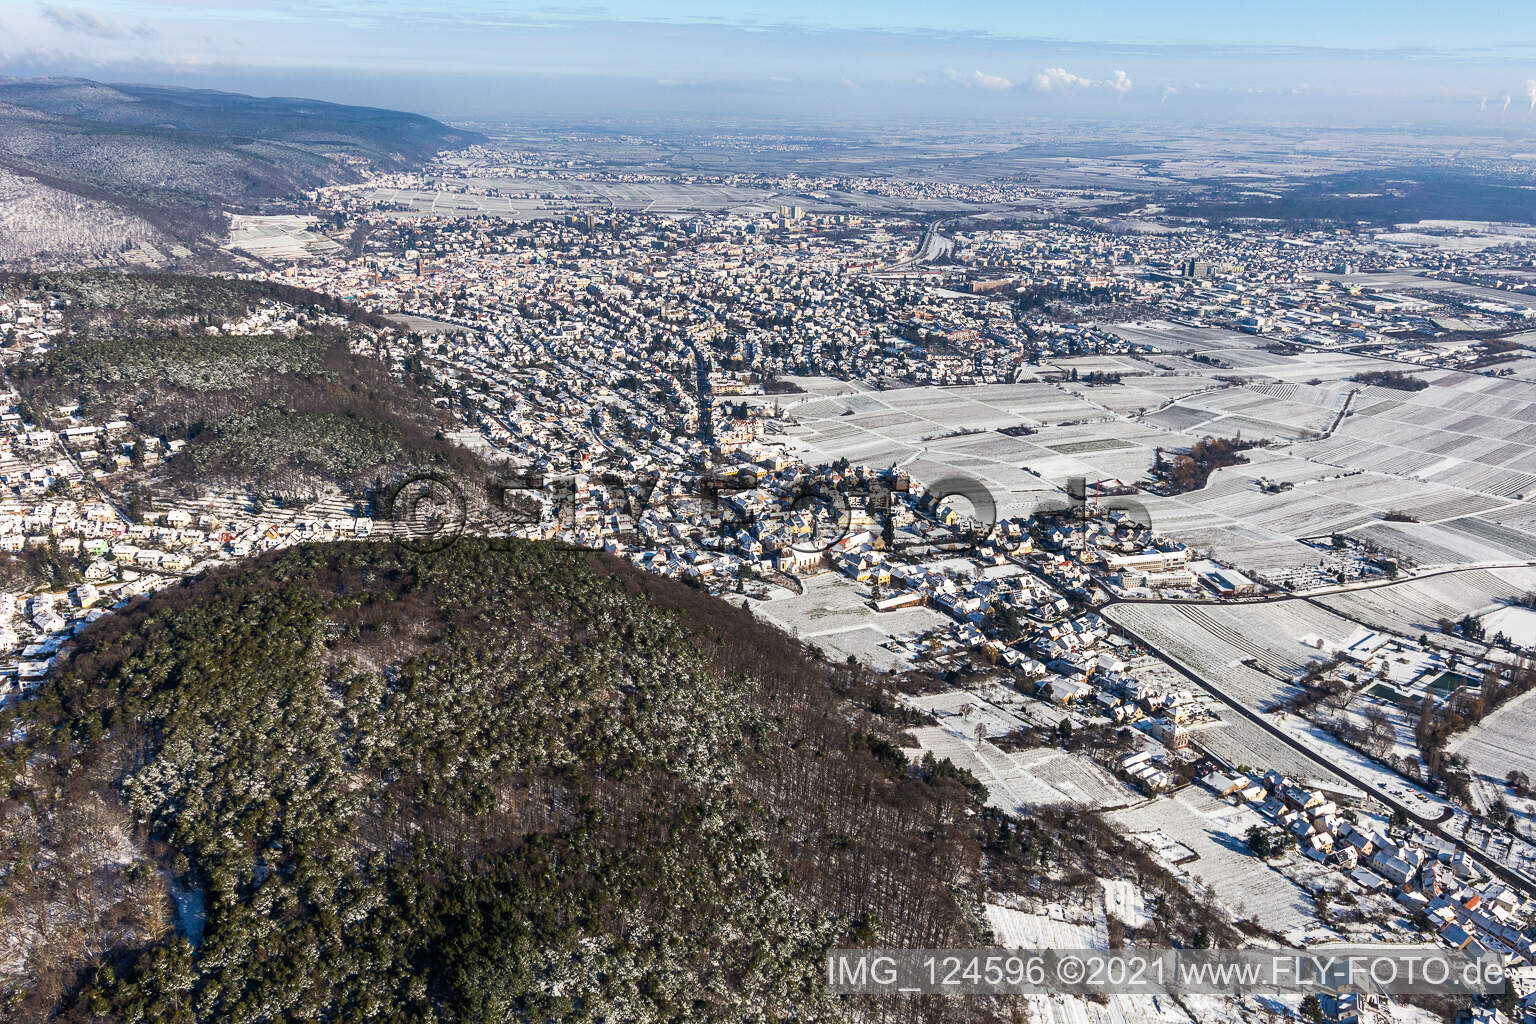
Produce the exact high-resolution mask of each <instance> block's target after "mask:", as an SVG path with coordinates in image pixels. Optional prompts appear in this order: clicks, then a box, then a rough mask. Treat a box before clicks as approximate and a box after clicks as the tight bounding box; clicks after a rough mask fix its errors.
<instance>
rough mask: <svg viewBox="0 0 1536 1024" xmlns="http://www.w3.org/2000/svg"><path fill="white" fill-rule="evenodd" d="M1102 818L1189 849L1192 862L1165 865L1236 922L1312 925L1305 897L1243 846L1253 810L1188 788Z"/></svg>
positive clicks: (1278, 927) (1284, 928)
mask: <svg viewBox="0 0 1536 1024" xmlns="http://www.w3.org/2000/svg"><path fill="white" fill-rule="evenodd" d="M1108 817H1109V819H1110V820H1111V821H1113V822H1115V823H1116V824H1119V825H1121V826H1123V827H1124V828H1125V829H1126V831H1128V832H1146V833H1156V832H1161V833H1162V834H1164V835H1166V836H1168V837H1169V838H1171V839H1173V840H1175V841H1176V842H1178V843H1180V844H1182V845H1183V846H1186V847H1188V848H1189V849H1190V850H1192V851H1194V853H1195V854H1197V855H1198V859H1196V860H1194V861H1191V862H1189V863H1187V864H1183V865H1174V864H1169V865H1167V867H1169V869H1170V870H1172V871H1174V872H1175V873H1177V874H1181V875H1186V876H1188V877H1189V878H1190V879H1192V880H1193V881H1194V882H1196V883H1198V884H1199V885H1201V886H1209V887H1210V889H1211V890H1212V891H1213V892H1214V894H1215V897H1216V900H1217V902H1218V903H1220V904H1221V905H1222V906H1224V907H1226V908H1228V909H1229V910H1231V911H1232V913H1233V914H1235V915H1236V916H1238V917H1239V918H1245V917H1251V918H1253V919H1254V920H1256V921H1258V922H1259V924H1261V925H1263V926H1264V927H1265V928H1269V929H1271V930H1273V931H1276V932H1280V933H1282V934H1285V933H1288V932H1301V931H1309V930H1311V929H1315V928H1317V927H1318V925H1319V922H1318V920H1317V913H1316V907H1315V906H1314V905H1313V902H1312V900H1311V898H1310V897H1309V896H1308V895H1307V893H1306V892H1305V891H1304V890H1303V889H1302V888H1301V887H1300V886H1299V885H1297V884H1296V883H1295V882H1293V881H1291V880H1290V879H1289V878H1287V877H1286V876H1285V875H1283V874H1281V873H1280V872H1279V871H1277V870H1275V869H1274V868H1272V867H1269V866H1268V865H1266V864H1265V863H1264V862H1263V861H1262V860H1260V859H1258V858H1257V857H1255V856H1254V855H1253V854H1251V853H1249V852H1248V850H1247V849H1246V848H1245V847H1244V845H1243V837H1244V835H1245V834H1246V833H1247V831H1248V829H1249V828H1250V827H1251V826H1253V825H1256V824H1260V823H1262V822H1263V819H1262V818H1261V817H1260V816H1259V815H1258V814H1257V813H1256V812H1254V811H1253V810H1251V809H1249V808H1247V807H1243V806H1236V805H1232V804H1228V803H1225V802H1224V801H1222V800H1219V799H1217V798H1216V797H1215V796H1213V795H1211V794H1210V793H1208V792H1206V791H1205V790H1203V789H1199V788H1197V787H1194V786H1191V787H1188V788H1186V789H1183V790H1180V791H1179V792H1178V793H1176V794H1175V795H1173V796H1171V797H1166V798H1164V799H1161V800H1154V801H1151V802H1149V803H1146V804H1143V805H1140V806H1137V807H1130V808H1127V809H1125V810H1121V811H1114V812H1111V813H1110V814H1109V815H1108Z"/></svg>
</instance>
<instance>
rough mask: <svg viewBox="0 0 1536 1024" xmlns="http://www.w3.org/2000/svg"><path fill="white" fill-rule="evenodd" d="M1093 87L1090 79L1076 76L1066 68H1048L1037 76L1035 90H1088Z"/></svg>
mask: <svg viewBox="0 0 1536 1024" xmlns="http://www.w3.org/2000/svg"><path fill="white" fill-rule="evenodd" d="M1091 85H1093V82H1092V81H1091V80H1090V79H1087V78H1084V77H1083V76H1082V75H1074V74H1073V73H1072V72H1070V71H1068V70H1067V69H1066V68H1046V69H1044V70H1043V71H1041V72H1040V73H1039V74H1038V75H1036V76H1035V88H1036V89H1038V90H1040V91H1041V92H1055V91H1056V90H1059V89H1086V88H1088V87H1089V86H1091Z"/></svg>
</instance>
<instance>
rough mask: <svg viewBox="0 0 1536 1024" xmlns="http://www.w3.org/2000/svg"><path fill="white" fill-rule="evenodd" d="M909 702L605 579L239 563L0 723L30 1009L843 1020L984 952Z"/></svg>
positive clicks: (14, 972)
mask: <svg viewBox="0 0 1536 1024" xmlns="http://www.w3.org/2000/svg"><path fill="white" fill-rule="evenodd" d="M889 707H890V704H889V702H888V701H887V700H886V699H885V697H884V695H883V693H882V691H881V690H880V689H879V687H878V686H877V685H876V684H875V683H874V682H873V680H872V677H870V676H869V675H868V674H866V673H865V672H864V671H863V670H861V669H857V668H854V667H851V666H841V665H840V666H832V665H829V664H827V663H825V662H823V661H821V660H818V659H817V658H815V657H813V656H811V655H810V654H809V653H808V652H807V650H806V649H805V648H804V647H803V646H802V645H801V644H800V643H799V642H798V641H795V640H793V639H791V638H789V637H787V636H785V635H784V634H782V633H779V632H777V631H775V630H773V629H771V628H769V627H766V626H764V625H761V624H759V623H758V622H756V621H755V620H754V619H753V617H752V616H751V614H750V612H748V611H745V610H743V609H740V608H736V607H734V606H731V605H728V604H725V603H723V602H720V601H718V600H715V599H713V598H709V597H707V596H705V595H702V594H700V593H699V592H697V591H695V590H692V589H690V588H688V587H686V586H683V585H682V584H679V583H675V582H672V581H667V580H662V579H658V578H655V577H648V576H641V575H639V574H638V573H636V572H634V571H633V570H630V569H629V568H627V567H625V566H623V565H622V564H620V563H617V562H612V561H609V560H607V559H605V558H604V557H602V556H599V555H596V554H592V553H587V552H575V551H569V550H565V549H561V548H558V547H554V546H549V545H536V544H525V543H492V542H487V541H470V540H465V541H462V542H459V543H457V544H455V545H453V546H450V547H449V548H447V549H446V550H443V551H440V552H437V553H434V554H430V555H421V554H413V553H410V552H408V551H403V550H401V549H398V548H396V547H393V546H389V545H382V544H345V545H327V546H311V547H303V548H296V549H291V550H288V551H285V552H281V553H277V554H274V555H270V556H266V557H263V558H262V559H260V560H258V561H254V562H249V563H245V564H242V565H238V566H230V567H227V568H224V569H221V570H218V571H216V572H215V573H213V574H211V575H209V576H207V577H205V578H203V579H201V580H198V581H195V582H189V583H187V584H184V585H180V586H178V587H175V588H173V589H171V590H168V591H163V592H161V593H160V594H159V595H157V596H155V597H153V598H150V599H147V600H144V599H141V600H140V601H139V603H137V604H135V605H132V606H130V607H128V608H126V609H124V610H123V611H121V612H120V613H117V614H114V615H111V616H108V617H106V618H104V619H102V620H100V621H99V622H97V623H96V624H95V625H94V626H92V627H91V629H89V630H88V631H86V633H85V634H84V635H83V637H82V639H81V642H80V645H79V648H78V650H77V651H76V653H75V654H74V655H73V657H72V659H71V660H70V661H69V662H68V664H67V665H66V667H65V668H64V669H63V671H62V672H61V673H60V674H59V675H57V676H56V677H55V678H53V679H52V680H51V681H50V682H49V683H48V684H46V686H45V688H44V690H43V692H42V694H41V696H40V697H39V698H38V700H37V701H36V702H35V703H31V704H27V705H23V706H22V707H21V709H20V710H16V709H12V710H11V711H8V712H6V716H7V719H8V720H6V721H3V722H0V726H3V734H5V735H12V736H14V735H18V734H19V735H20V736H22V737H23V740H22V741H21V742H19V743H17V742H14V741H13V742H11V743H10V745H9V746H8V747H5V748H3V750H4V755H5V757H4V761H3V763H0V798H3V802H0V843H3V845H0V912H3V914H4V916H5V918H6V921H7V922H8V926H7V929H6V930H7V934H8V937H9V938H8V942H7V943H6V944H4V945H0V1006H3V1007H4V1008H5V1009H4V1010H0V1013H5V1012H9V1013H10V1014H11V1015H12V1019H15V1020H42V1019H45V1017H46V1015H47V1013H48V1012H49V1008H54V1009H56V1010H57V1012H58V1014H59V1018H60V1019H63V1020H71V1021H72V1020H81V1021H84V1020H108V1021H173V1020H174V1021H229V1020H239V1021H315V1020H335V1021H365V1020H397V1021H503V1020H528V1021H555V1020H594V1021H595V1020H626V1021H689V1022H694V1021H736V1020H784V1021H788V1020H796V1021H800V1020H817V1019H825V1018H828V1017H832V1016H837V1015H838V1014H840V1013H841V1011H843V1010H845V1009H846V1007H839V1006H837V1005H835V1004H833V1003H831V1002H829V1001H828V1000H827V999H826V997H824V996H823V995H822V994H821V988H820V979H821V978H822V976H823V973H824V966H823V961H822V959H821V957H822V953H823V951H824V950H825V949H826V948H827V947H829V946H830V945H834V944H836V943H839V942H855V941H856V942H884V943H891V944H896V943H900V944H907V945H912V946H933V945H944V944H947V943H950V944H952V943H960V942H964V943H973V942H975V941H977V939H978V938H979V936H977V935H976V934H975V933H974V932H973V931H972V930H971V928H970V927H969V926H968V925H967V924H966V916H965V914H964V913H963V910H962V903H963V902H964V901H965V899H966V898H965V897H961V896H959V895H957V894H958V893H961V892H963V891H965V887H966V886H971V885H974V884H975V878H976V876H977V870H978V866H979V858H980V849H981V848H980V844H978V843H977V841H976V835H977V833H976V824H975V823H976V822H977V821H978V820H980V819H977V818H974V817H972V816H971V815H970V814H969V813H968V811H974V810H975V809H976V808H977V807H978V806H979V800H980V799H981V798H982V797H983V794H982V793H981V792H980V791H979V787H976V786H975V785H974V780H970V779H968V778H967V777H965V776H963V773H956V772H954V771H952V770H947V769H946V770H936V766H933V765H931V763H930V764H928V765H921V766H909V765H908V764H907V762H906V761H905V759H904V758H903V757H902V756H901V754H900V753H899V752H898V751H897V750H896V748H895V746H894V745H893V744H894V741H895V740H896V739H897V736H898V733H897V729H898V728H899V724H900V723H899V722H898V721H896V720H895V719H893V718H892V717H891V716H890V715H888V714H885V713H884V712H886V711H888V709H889ZM18 717H19V720H18ZM18 727H19V729H20V732H19V733H18V732H17V729H18ZM946 765H947V763H946ZM938 768H940V769H944V766H938ZM935 1012H938V1013H947V1012H951V1011H950V1010H946V1009H944V1008H942V1007H941V1008H939V1009H938V1010H936V1011H935Z"/></svg>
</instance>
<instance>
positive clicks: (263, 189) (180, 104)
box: [0, 78, 482, 244]
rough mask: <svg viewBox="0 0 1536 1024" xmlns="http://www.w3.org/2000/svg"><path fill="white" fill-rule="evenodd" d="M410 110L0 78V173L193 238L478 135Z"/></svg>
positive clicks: (168, 233) (186, 239) (404, 164)
mask: <svg viewBox="0 0 1536 1024" xmlns="http://www.w3.org/2000/svg"><path fill="white" fill-rule="evenodd" d="M481 139H482V137H481V136H480V135H478V134H476V133H474V132H468V131H463V130H460V129H456V128H452V127H449V126H448V125H445V124H442V123H441V122H439V121H434V120H432V119H431V118H429V117H423V116H421V115H419V114H408V113H402V112H400V111H394V110H382V109H376V108H373V107H353V106H344V105H341V104H336V103H325V102H322V101H319V100H310V99H294V98H286V97H266V98H259V97H254V96H244V95H241V94H239V93H227V92H216V91H213V90H205V89H180V88H167V87H161V86H147V85H104V84H102V83H99V82H92V81H88V80H85V79H75V78H69V79H0V170H4V171H10V172H13V173H15V174H20V175H25V176H27V177H29V178H32V179H34V180H35V181H36V182H38V183H40V184H39V186H38V187H44V188H47V189H50V190H57V191H58V192H61V193H68V194H73V195H75V196H80V197H84V198H86V199H90V200H95V201H98V202H106V203H110V204H113V205H115V206H117V207H119V208H120V209H122V210H125V211H127V212H129V213H131V214H133V215H135V216H137V217H140V218H142V219H143V220H144V221H146V222H148V223H149V224H150V225H152V226H153V227H154V228H155V229H156V230H158V231H159V232H161V233H163V234H164V235H166V236H169V237H170V238H173V239H177V240H179V241H181V242H183V243H186V244H192V243H195V242H197V241H199V240H200V239H202V238H205V237H207V236H208V235H209V234H210V233H214V232H216V231H217V230H218V229H219V228H220V227H221V225H222V220H221V216H220V210H221V209H222V208H223V207H227V206H233V207H237V208H248V207H252V206H255V205H257V204H259V203H261V202H262V201H264V200H271V199H274V198H278V197H281V196H285V195H291V194H294V193H297V192H301V191H303V190H305V189H310V188H315V187H317V186H320V185H326V184H333V183H336V182H344V181H356V180H358V179H359V178H360V176H361V174H362V173H363V170H364V169H365V168H374V169H378V170H394V169H400V168H404V167H409V166H413V165H416V164H419V163H421V162H422V161H424V160H427V159H429V158H430V157H431V156H432V154H434V153H436V152H438V151H440V150H443V149H453V148H457V147H460V146H465V145H469V144H472V143H474V142H477V141H481Z"/></svg>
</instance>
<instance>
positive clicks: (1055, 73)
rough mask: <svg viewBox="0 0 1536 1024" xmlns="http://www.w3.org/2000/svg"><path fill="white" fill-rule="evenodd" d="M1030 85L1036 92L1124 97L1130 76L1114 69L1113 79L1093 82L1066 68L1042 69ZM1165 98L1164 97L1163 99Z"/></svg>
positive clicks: (1129, 87)
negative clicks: (1088, 92)
mask: <svg viewBox="0 0 1536 1024" xmlns="http://www.w3.org/2000/svg"><path fill="white" fill-rule="evenodd" d="M1032 84H1033V85H1034V87H1035V90H1036V91H1037V92H1069V91H1073V90H1078V89H1085V90H1086V89H1104V90H1107V91H1109V92H1113V93H1118V94H1120V95H1121V96H1124V95H1125V94H1126V93H1128V92H1130V91H1131V76H1130V75H1128V74H1126V73H1125V72H1124V71H1121V70H1118V69H1116V71H1115V73H1114V77H1113V78H1106V79H1102V80H1095V79H1092V78H1084V77H1083V76H1082V75H1074V74H1073V73H1072V72H1070V71H1068V70H1067V69H1066V68H1043V69H1041V70H1040V72H1039V73H1038V74H1036V75H1035V77H1034V79H1033V81H1032ZM1165 98H1166V97H1165Z"/></svg>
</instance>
